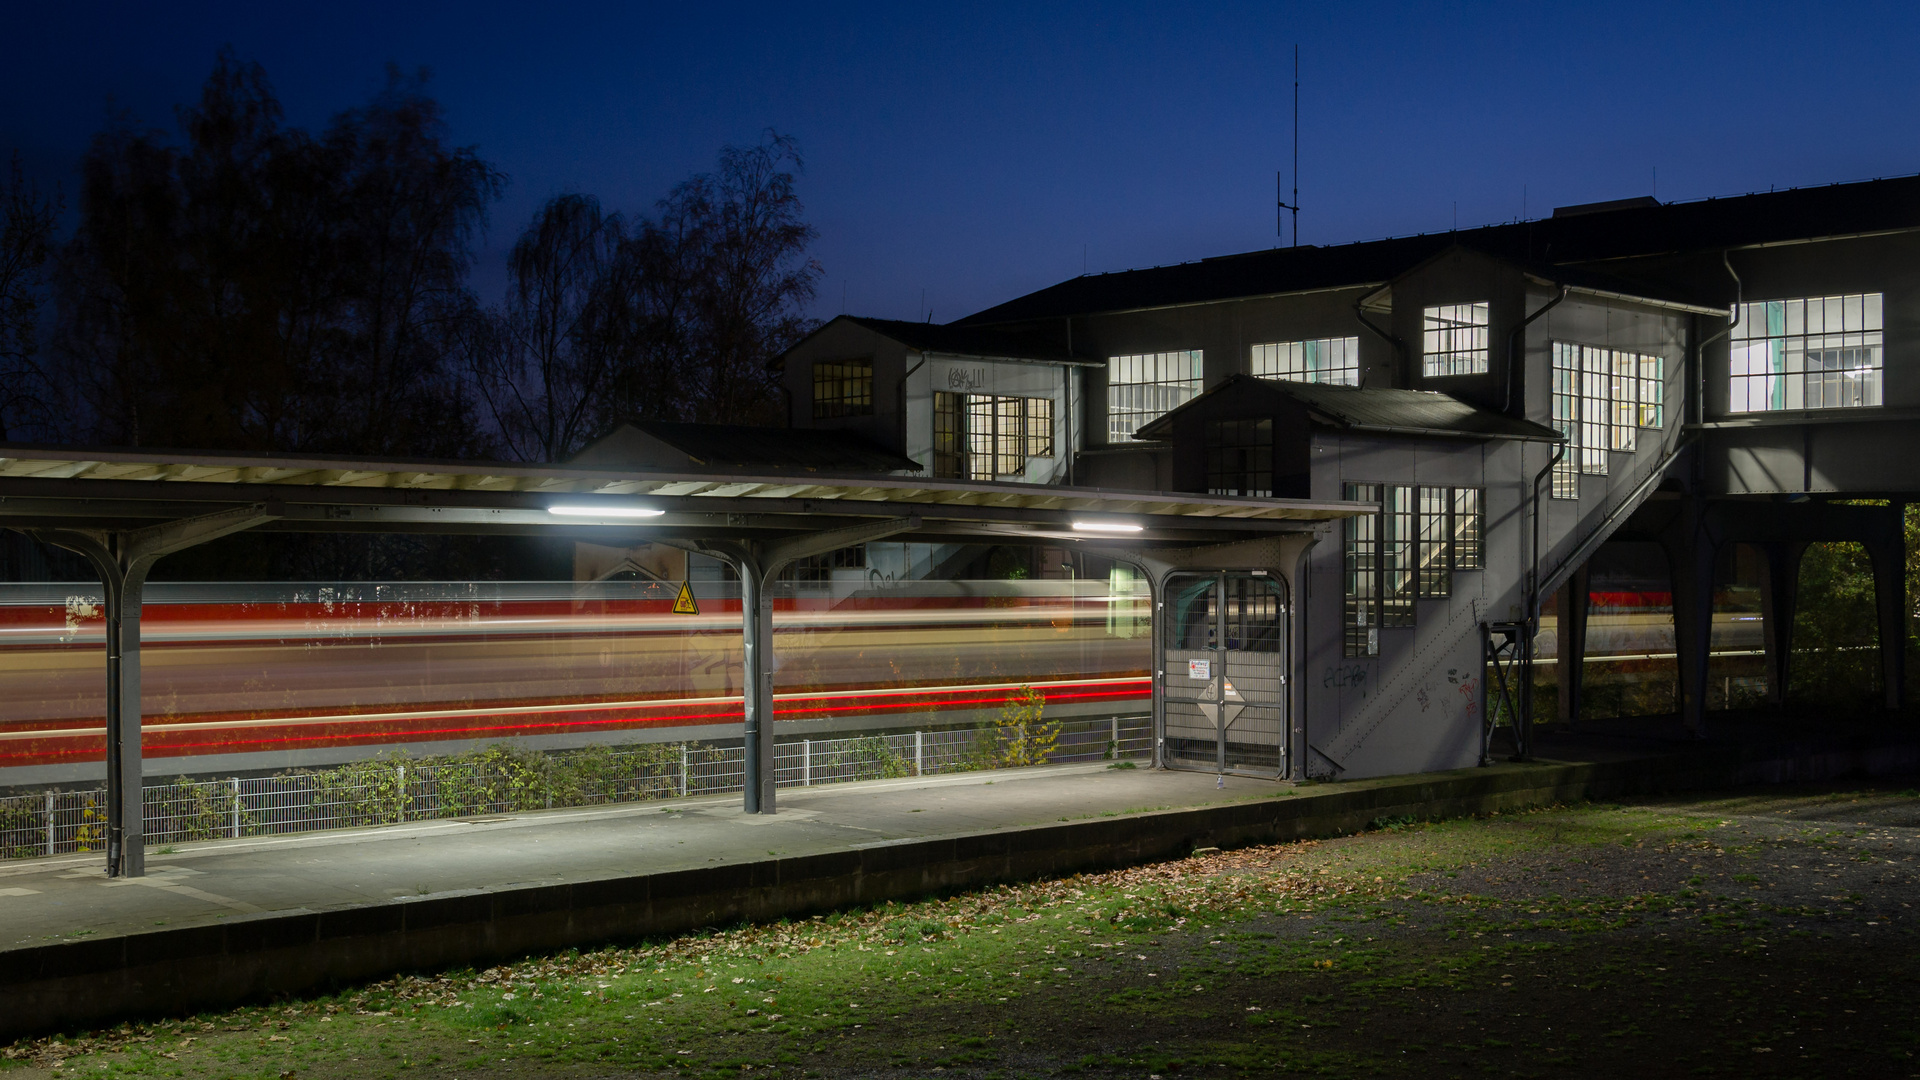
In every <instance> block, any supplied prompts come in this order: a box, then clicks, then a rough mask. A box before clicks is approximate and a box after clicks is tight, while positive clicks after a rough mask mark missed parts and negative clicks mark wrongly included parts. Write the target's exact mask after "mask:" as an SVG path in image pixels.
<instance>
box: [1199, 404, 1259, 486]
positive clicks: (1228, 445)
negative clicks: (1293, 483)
mask: <svg viewBox="0 0 1920 1080" xmlns="http://www.w3.org/2000/svg"><path fill="white" fill-rule="evenodd" d="M1229 431H1231V433H1232V434H1233V436H1234V438H1233V440H1231V441H1228V440H1227V439H1226V438H1225V437H1224V436H1226V435H1227V434H1228V432H1229ZM1249 432H1251V435H1252V441H1247V439H1246V436H1247V435H1248V434H1249ZM1205 441H1206V455H1207V494H1209V495H1243V496H1249V497H1252V498H1263V499H1271V498H1273V419H1272V418H1271V417H1256V418H1251V419H1228V420H1209V421H1207V424H1206V431H1205ZM1236 451H1239V452H1243V453H1242V454H1241V455H1240V456H1239V457H1238V459H1237V460H1235V461H1233V462H1231V463H1230V462H1229V457H1230V456H1231V455H1233V454H1234V453H1235V452H1236ZM1253 455H1259V456H1260V457H1259V459H1257V460H1254V459H1252V456H1253ZM1228 479H1234V480H1239V481H1243V482H1241V483H1236V484H1234V485H1233V489H1232V490H1228V486H1227V484H1226V483H1224V481H1225V480H1228ZM1263 479H1264V481H1265V483H1264V485H1262V484H1261V483H1260V481H1261V480H1263Z"/></svg>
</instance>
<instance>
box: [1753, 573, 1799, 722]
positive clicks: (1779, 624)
mask: <svg viewBox="0 0 1920 1080" xmlns="http://www.w3.org/2000/svg"><path fill="white" fill-rule="evenodd" d="M1760 549H1761V551H1762V552H1764V553H1765V555H1766V559H1767V587H1766V588H1765V589H1763V590H1761V593H1760V621H1761V628H1762V630H1763V631H1764V632H1765V634H1766V643H1767V700H1768V701H1769V702H1771V703H1772V705H1773V707H1774V708H1776V709H1779V708H1785V707H1786V704H1787V688H1788V686H1789V683H1790V680H1791V679H1792V677H1793V619H1794V615H1795V614H1796V613H1797V612H1798V610H1799V606H1800V605H1799V598H1800V556H1801V554H1802V553H1804V552H1805V551H1806V550H1807V545H1806V544H1804V543H1792V542H1787V541H1775V542H1773V543H1767V544H1762V545H1760Z"/></svg>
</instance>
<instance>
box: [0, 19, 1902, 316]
mask: <svg viewBox="0 0 1920 1080" xmlns="http://www.w3.org/2000/svg"><path fill="white" fill-rule="evenodd" d="M177 6H183V5H148V4H139V5H135V4H93V3H74V4H38V5H27V4H15V5H13V8H12V10H11V11H10V12H9V14H8V15H7V16H6V19H5V25H6V32H5V34H4V35H3V36H0V37H3V38H4V42H5V44H4V45H3V46H0V56H4V63H0V94H4V100H5V101H6V102H7V107H6V108H5V110H4V113H3V114H0V152H4V151H6V150H10V149H18V150H20V151H21V152H22V153H24V155H25V156H26V159H27V161H28V163H29V166H30V168H31V169H32V171H33V173H34V174H35V175H36V176H38V177H39V178H41V179H42V180H43V181H46V182H48V183H51V184H59V185H62V186H64V187H65V188H66V189H67V190H69V191H71V188H72V184H73V179H72V174H71V171H70V170H71V166H72V163H73V162H74V160H75V159H76V158H77V156H78V155H79V153H80V152H81V150H82V149H83V148H84V146H85V143H86V141H87V139H88V138H89V137H90V135H91V134H92V132H93V131H94V130H95V129H96V128H97V127H98V126H99V125H100V122H101V120H102V118H103V117H104V116H105V115H106V113H107V110H108V108H109V102H110V101H111V102H113V103H117V105H118V106H119V107H123V108H126V109H130V110H131V111H132V112H133V113H134V114H135V115H136V116H137V117H139V118H140V119H142V120H144V121H147V122H149V123H153V124H165V125H170V124H171V107H172V105H173V104H174V103H176V102H180V101H185V100H189V99H190V98H192V97H193V96H194V95H195V94H196V93H197V90H198V86H199V83H200V81H201V80H202V79H203V78H204V77H205V76H206V74H207V72H208V70H209V69H210V67H211V66H212V64H213V60H214V55H215V52H216V51H217V50H218V49H219V47H220V46H221V45H223V44H228V43H230V44H232V45H233V46H234V48H235V49H236V51H237V52H238V53H239V55H240V56H241V57H242V58H243V59H254V60H258V61H260V62H261V63H262V64H264V65H265V67H266V69H267V71H268V74H269V75H270V76H271V78H272V79H273V81H274V83H275V85H276V87H277V88H278V90H279V92H280V95H281V97H282V99H283V101H284V102H285V104H286V107H287V112H288V118H289V119H290V120H291V121H293V122H295V123H302V124H310V125H319V124H321V123H323V122H324V121H325V119H326V118H327V117H328V116H329V115H330V114H332V113H333V112H335V111H337V110H339V109H341V108H344V107H348V106H350V105H353V104H357V103H358V102H360V101H361V100H363V99H365V98H366V97H367V96H368V95H369V94H370V93H371V92H372V91H374V90H375V89H376V88H377V87H378V86H379V85H380V84H381V82H382V81H383V78H384V68H385V65H386V64H387V62H388V61H393V62H395V63H398V64H399V65H401V66H402V67H405V68H409V69H410V68H414V67H418V66H425V67H428V68H430V69H431V70H432V71H433V73H434V81H433V83H432V88H433V92H434V93H435V94H436V95H437V96H438V97H439V98H440V99H441V100H442V101H443V102H444V103H445V104H446V106H447V109H448V114H449V119H450V122H451V124H452V129H453V135H454V137H455V139H456V140H457V141H459V142H462V143H471V144H475V145H477V146H478V147H479V148H480V150H481V152H482V153H483V154H484V155H485V156H486V157H487V158H489V159H490V160H491V161H493V162H494V163H496V164H497V165H498V166H500V167H501V168H502V169H504V170H505V171H506V172H507V173H508V174H509V175H510V176H511V177H512V179H513V183H512V187H511V189H510V191H509V192H508V195H507V197H506V199H505V200H504V201H503V202H502V203H501V204H499V205H498V206H497V207H496V208H495V211H494V216H493V225H492V231H491V234H490V235H489V237H488V240H487V243H488V246H489V250H488V251H487V252H485V253H483V255H482V260H483V263H485V265H483V267H482V268H481V270H480V277H479V282H480V284H481V285H482V286H483V288H484V287H485V286H487V285H488V283H489V281H490V279H495V278H497V277H498V274H499V271H498V269H497V267H496V265H495V264H497V263H498V261H499V258H500V252H501V251H502V250H504V248H505V247H506V245H507V244H509V243H510V242H511V240H512V237H513V236H514V235H515V234H516V233H517V232H518V231H519V229H520V228H521V227H522V226H523V225H524V224H525V222H526V221H527V219H528V217H529V215H530V214H531V213H532V211H533V209H534V207H535V206H536V205H537V204H538V203H539V202H540V201H541V200H543V199H545V198H546V197H548V196H550V195H552V194H555V193H558V192H562V191H568V190H580V191H586V192H590V193H593V194H596V195H598V196H600V197H601V198H602V199H603V200H604V201H606V202H607V203H608V204H609V205H611V206H614V207H618V208H623V209H628V210H640V211H645V210H646V209H648V208H649V207H650V205H651V203H652V202H653V200H655V199H657V198H659V197H660V196H661V195H663V194H664V193H665V192H666V190H667V189H668V188H669V187H671V186H672V185H673V183H674V182H676V181H677V180H679V179H681V178H683V177H685V176H686V175H688V174H689V173H692V172H696V171H701V170H704V169H707V168H710V167H711V165H712V161H713V157H714V153H715V151H716V150H717V149H718V148H719V147H720V146H721V145H722V144H723V143H727V142H751V141H754V140H755V139H756V138H757V136H758V133H759V132H760V130H761V129H762V128H764V127H767V126H769V125H771V126H773V127H776V128H778V129H780V130H782V131H786V132H790V133H792V134H794V135H796V136H798V137H799V138H800V140H801V143H802V146H803V148H804V150H805V152H806V155H807V164H808V170H807V174H806V176H805V178H804V180H803V182H802V188H801V191H802V194H803V196H804V198H805V199H806V202H807V206H808V213H809V216H810V217H811V219H812V220H813V222H814V223H815V224H816V225H817V226H818V228H819V230H820V240H819V243H818V245H817V247H816V249H815V253H816V255H817V257H818V258H819V260H820V262H821V263H822V264H823V265H824V266H825V267H826V271H827V276H826V279H825V282H824V284H823V287H822V289H821V291H820V296H819V301H818V303H817V304H816V306H815V313H816V314H819V315H823V316H824V315H832V314H835V313H837V312H839V311H840V310H841V309H842V307H843V305H844V307H846V308H847V309H850V310H852V311H854V312H857V313H863V314H874V315H884V316H891V317H900V318H915V317H924V315H925V314H926V312H925V310H924V309H923V308H922V306H921V305H922V299H921V298H922V295H923V293H924V296H925V297H926V305H927V306H928V307H930V308H931V311H932V314H933V317H934V318H935V319H936V320H941V321H944V320H947V319H951V318H956V317H958V316H961V315H964V314H966V313H968V312H971V311H974V310H977V309H979V308H982V307H985V306H987V305H989V304H992V303H996V302H998V301H1000V300H1004V299H1007V298H1008V297H1010V296H1013V295H1016V294H1018V293H1021V292H1024V291H1027V290H1030V289H1034V288H1038V287H1040V286H1043V285H1046V284H1049V283H1051V282H1054V281H1057V280H1059V279H1061V278H1064V277H1070V276H1073V275H1075V274H1078V273H1080V272H1081V270H1082V267H1083V266H1085V267H1086V268H1088V269H1091V270H1093V271H1102V270H1115V269H1122V268H1126V267H1133V266H1142V265H1150V264H1155V263H1167V262H1178V261H1181V260H1186V259H1195V258H1200V257H1203V256H1207V255H1215V254H1223V253H1227V252H1232V251H1240V250H1246V249H1249V248H1256V247H1265V246H1270V245H1272V244H1273V243H1274V242H1275V239H1274V210H1273V206H1272V203H1273V194H1274V193H1273V183H1274V171H1275V170H1276V169H1279V168H1284V167H1286V166H1287V165H1288V162H1289V159H1290V147H1291V138H1292V134H1291V132H1292V128H1291V108H1292V105H1291V92H1292V91H1291V83H1292V49H1293V45H1294V43H1295V42H1298V43H1299V44H1300V47H1301V68H1302V78H1303V80H1304V82H1305V89H1304V91H1303V105H1302V109H1303V117H1302V132H1301V141H1302V148H1303V154H1304V158H1305V165H1304V170H1303V175H1302V179H1301V199H1302V200H1303V202H1304V203H1305V204H1306V212H1305V214H1304V215H1303V218H1302V234H1303V239H1304V240H1305V241H1306V242H1309V243H1340V242H1345V241H1349V240H1359V239H1367V238H1372V237H1378V236H1384V235H1391V234H1400V233H1411V232H1431V231H1436V230H1445V229H1446V228H1448V227H1449V226H1450V225H1451V224H1453V222H1454V221H1455V220H1456V217H1455V215H1456V205H1457V220H1458V223H1459V224H1461V225H1463V226H1464V225H1474V224H1481V223H1485V222H1489V221H1499V220H1506V219H1510V218H1514V217H1518V216H1520V215H1521V214H1522V213H1523V198H1524V200H1525V201H1524V211H1525V212H1526V213H1528V214H1531V215H1535V216H1538V215H1541V214H1544V213H1546V212H1549V211H1550V210H1551V208H1552V207H1553V206H1555V205H1559V204H1565V203H1576V202H1586V201H1592V200H1599V199H1610V198H1619V197H1624V196H1630V195H1644V194H1647V193H1648V192H1649V191H1650V190H1652V189H1653V185H1654V182H1655V181H1654V176H1655V170H1656V169H1657V170H1658V189H1657V192H1655V193H1656V194H1657V195H1658V196H1659V197H1660V198H1661V199H1663V200H1670V199H1692V198H1699V197H1704V196H1708V195H1722V194H1733V193H1738V192H1742V191H1751V190H1756V189H1758V190H1765V189H1767V188H1769V187H1772V186H1782V187H1785V186H1794V185H1810V184H1824V183H1829V182H1834V181H1840V180H1853V179H1862V178H1866V177H1872V176H1884V175H1890V174H1896V173H1913V172H1916V171H1920V137H1917V136H1920V78H1917V77H1916V75H1915V69H1914V67H1913V64H1912V61H1911V52H1912V47H1913V42H1914V41H1915V40H1916V37H1920V7H1915V6H1914V5H1910V4H1903V5H1896V4H1884V5H1879V4H1840V3H1822V4H1810V3H1799V4H1773V5H1762V4H1751V3H1749V4H1725V5H1708V4H1696V5H1678V4H1673V3H1670V2H1669V3H1650V4H1620V3H1610V4H1605V5H1601V4H1565V5H1544V4H1528V5H1520V4H1475V5H1464V4H1455V5H1440V4H1377V3H1376V4H1364V5H1359V4H1356V5H1327V4H1314V5H1287V4H1278V3H1274V4H1245V5H1240V4H1235V5H1206V6H1192V7H1189V6H1185V5H1172V4H1152V5H1146V4H1143V5H1137V6H1125V5H1086V6H1068V5H1043V4H1032V3H1023V4H1009V5H997V6H984V5H983V6H969V7H954V8H946V9H941V10H934V9H932V8H931V7H930V6H928V5H917V4H888V5H874V6H851V5H848V6H832V7H823V8H808V7H805V6H802V5H791V4H779V5H768V6H757V5H755V6H749V5H741V4H730V3H729V4H673V5H660V6H657V7H654V6H647V5H604V6H592V5H576V6H562V5H525V4H522V5H511V6H508V5H500V6H482V5H468V4H441V5H427V4H406V3H391V2H389V3H379V4H372V3H361V2H345V3H333V4H327V5H291V4H260V3H253V4H245V5H240V4H219V5H215V4H206V5H194V6H193V8H194V10H192V11H190V12H188V13H186V14H176V13H174V12H172V11H167V10H164V9H166V8H172V7H177ZM843 297H844V301H843Z"/></svg>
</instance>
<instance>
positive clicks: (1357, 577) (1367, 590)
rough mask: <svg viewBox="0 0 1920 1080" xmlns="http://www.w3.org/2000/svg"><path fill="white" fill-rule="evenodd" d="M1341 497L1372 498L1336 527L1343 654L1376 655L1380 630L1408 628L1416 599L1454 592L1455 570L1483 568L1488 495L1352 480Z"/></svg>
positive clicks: (1470, 490) (1477, 490)
mask: <svg viewBox="0 0 1920 1080" xmlns="http://www.w3.org/2000/svg"><path fill="white" fill-rule="evenodd" d="M1341 492H1342V497H1343V498H1346V499H1349V500H1352V501H1354V502H1365V503H1373V504H1374V505H1375V506H1376V507H1377V509H1376V510H1375V511H1374V512H1372V513H1369V514H1361V515H1359V516H1357V517H1350V518H1347V519H1346V521H1345V522H1343V523H1342V524H1341V538H1342V540H1343V542H1344V548H1345V552H1344V554H1345V558H1346V566H1345V572H1346V573H1345V582H1344V584H1345V596H1344V608H1345V619H1344V622H1345V642H1344V644H1345V651H1346V655H1348V656H1378V655H1379V654H1380V634H1379V628H1380V627H1382V626H1412V625H1413V624H1414V603H1413V602H1414V599H1415V598H1416V596H1417V597H1418V598H1419V599H1423V600H1425V599H1442V598H1445V597H1447V596H1449V595H1451V594H1452V592H1453V575H1454V572H1455V571H1459V570H1480V569H1484V568H1485V566H1486V556H1485V546H1484V543H1483V541H1482V537H1483V536H1484V535H1485V532H1486V493H1485V491H1484V490H1483V489H1481V488H1447V487H1413V486H1407V485H1400V484H1355V483H1347V484H1344V485H1342V487H1341Z"/></svg>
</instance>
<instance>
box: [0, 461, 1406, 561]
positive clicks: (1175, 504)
mask: <svg viewBox="0 0 1920 1080" xmlns="http://www.w3.org/2000/svg"><path fill="white" fill-rule="evenodd" d="M247 506H253V507H260V508H262V512H263V513H264V514H265V515H267V516H270V517H271V518H273V519H274V520H272V521H270V522H268V523H266V524H264V525H262V526H260V527H261V528H265V529H278V530H283V531H296V532H331V531H360V532H464V533H489V532H518V533H542V534H553V533H555V532H556V531H557V532H563V533H565V532H571V533H575V534H581V535H590V536H591V537H593V538H594V539H597V540H602V541H603V542H606V541H610V540H611V539H612V538H615V537H620V538H625V537H627V536H628V535H629V534H630V535H631V536H632V537H633V539H634V540H636V541H638V540H645V539H649V538H659V539H665V538H677V539H720V538H727V539H744V538H764V539H775V538H779V537H783V536H789V535H795V534H803V533H812V532H820V531H824V530H828V529H840V528H845V527H847V526H849V525H853V524H857V523H859V522H861V521H874V520H877V519H899V518H911V519H914V529H915V531H914V534H913V538H914V539H915V540H920V541H934V540H943V539H946V540H963V541H972V542H996V541H998V542H1013V541H1016V540H1019V539H1043V538H1055V539H1067V538H1072V539H1080V540H1089V539H1098V540H1101V541H1104V542H1108V543H1112V542H1115V541H1121V542H1136V541H1137V542H1140V543H1143V544H1145V543H1151V544H1154V545H1164V544H1169V543H1172V544H1183V543H1184V544H1197V543H1219V542H1224V541H1228V540H1236V539H1246V538H1249V537H1251V536H1256V535H1262V534H1271V533H1275V532H1296V531H1301V530H1304V529H1310V528H1312V527H1313V526H1314V524H1315V523H1317V522H1324V521H1331V520H1335V519H1339V518H1344V517H1349V516H1352V515H1354V514H1357V513H1363V512H1366V511H1367V510H1368V509H1369V508H1368V507H1365V506H1362V505H1360V504H1355V503H1344V502H1309V501H1304V500H1286V499H1253V498H1238V497H1232V496H1218V495H1189V494H1177V493H1161V492H1147V491H1113V490H1103V489H1098V488H1069V487H1048V486H1040V485H1032V484H1008V483H964V482H958V481H943V480H929V479H926V478H923V477H917V476H897V475H896V476H887V475H839V476H834V475H826V474H808V475H806V476H802V477H796V476H771V475H770V476H751V475H742V474H740V473H738V472H732V473H699V472H681V471H656V470H636V469H630V468H629V469H621V468H615V467H607V466H591V465H540V464H507V463H503V462H488V461H430V460H406V459H387V460H378V459H368V458H345V457H302V456H297V455H291V454H271V453H235V452H223V451H155V450H123V449H112V450H110V449H95V448H80V447H51V446H20V445H6V444H0V525H5V526H8V527H13V528H22V529H24V528H52V527H66V528H95V529H119V528H138V527H143V526H147V525H152V524H154V523H155V522H156V521H168V520H181V519H185V518H190V517H196V516H201V515H206V514H209V513H215V512H219V511H223V510H230V509H233V508H235V507H247ZM555 507H559V508H561V511H562V512H560V513H556V511H555ZM636 511H639V512H646V513H652V512H654V511H658V512H659V513H658V514H657V516H649V517H645V518H635V517H633V516H631V515H632V514H633V513H634V512H636ZM1076 523H1078V524H1079V525H1080V526H1082V528H1078V529H1076V528H1075V525H1076ZM1088 525H1107V526H1117V527H1126V526H1137V527H1138V529H1139V531H1137V532H1135V531H1133V530H1132V529H1130V528H1129V529H1125V530H1124V531H1120V532H1114V531H1106V530H1091V529H1086V528H1084V526H1088Z"/></svg>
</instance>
